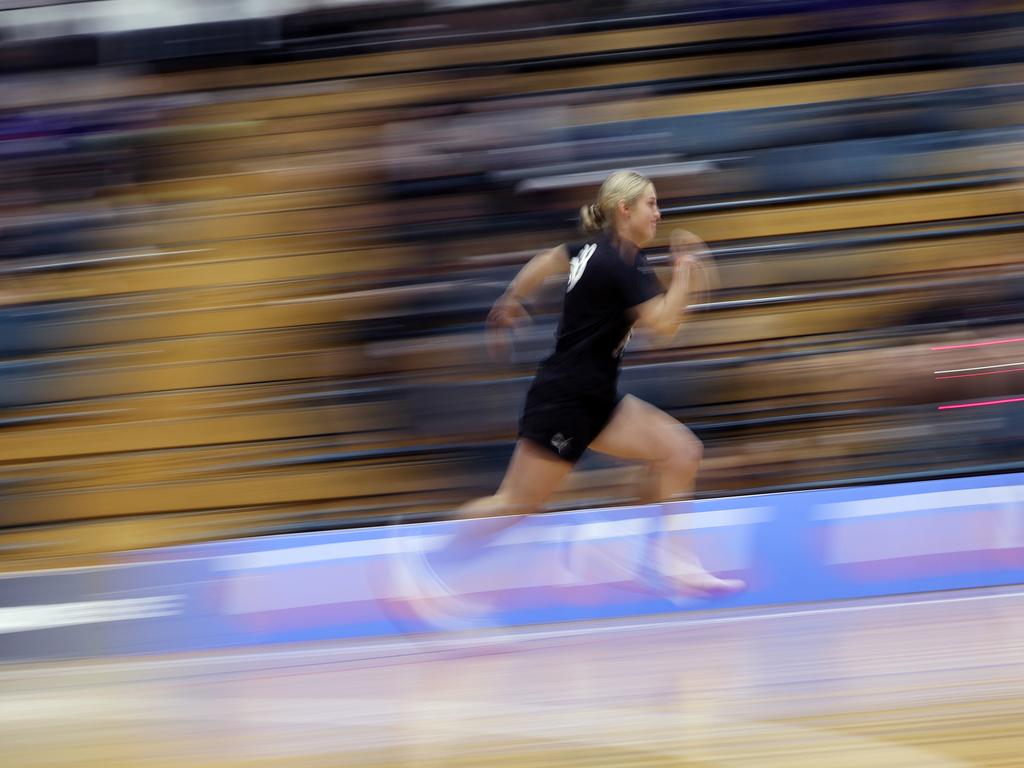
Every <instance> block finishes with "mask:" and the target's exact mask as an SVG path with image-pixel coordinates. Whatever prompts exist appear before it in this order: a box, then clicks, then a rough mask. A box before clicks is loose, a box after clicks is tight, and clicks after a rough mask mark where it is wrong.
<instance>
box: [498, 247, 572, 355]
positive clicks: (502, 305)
mask: <svg viewBox="0 0 1024 768" xmlns="http://www.w3.org/2000/svg"><path fill="white" fill-rule="evenodd" d="M568 271H569V253H568V251H567V250H566V248H565V246H564V245H559V246H557V247H555V248H552V249H550V250H547V251H543V252H541V253H538V254H537V255H536V256H534V257H533V258H532V259H530V260H529V261H528V262H527V263H526V264H525V265H524V266H523V268H522V269H520V270H519V273H518V274H517V275H516V276H515V277H514V278H513V279H512V282H511V283H509V285H508V288H506V289H505V292H504V293H503V294H502V295H501V296H500V297H498V300H497V301H495V302H494V306H493V307H491V311H490V314H488V315H487V327H488V331H489V332H490V335H491V347H492V351H493V350H495V348H503V347H504V346H505V339H504V334H502V333H500V331H504V330H507V329H509V328H515V327H516V326H519V325H522V324H523V323H524V322H526V321H527V320H528V319H529V314H528V313H527V311H526V310H525V309H524V308H523V301H524V300H525V299H528V298H530V297H531V296H533V294H535V293H536V292H537V291H538V289H539V288H540V287H541V286H542V285H543V284H544V281H545V280H547V279H548V278H549V277H554V276H555V275H559V274H564V273H566V272H568Z"/></svg>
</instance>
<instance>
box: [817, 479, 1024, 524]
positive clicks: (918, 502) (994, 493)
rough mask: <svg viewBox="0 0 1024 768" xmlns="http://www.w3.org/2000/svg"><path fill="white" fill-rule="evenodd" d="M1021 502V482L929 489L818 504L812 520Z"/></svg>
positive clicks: (1022, 489)
mask: <svg viewBox="0 0 1024 768" xmlns="http://www.w3.org/2000/svg"><path fill="white" fill-rule="evenodd" d="M1022 501H1024V486H1021V485H1003V486H997V487H995V488H970V489H964V490H958V491H931V492H928V493H910V494H899V495H895V496H881V497H879V498H875V499H859V500H857V501H839V502H834V503H831V504H820V505H819V506H818V507H817V509H816V510H815V512H814V519H817V520H840V519H843V518H848V517H868V516H871V515H896V514H902V513H905V512H925V511H930V510H935V509H950V508H953V507H977V506H990V505H996V504H1017V503H1020V502H1022Z"/></svg>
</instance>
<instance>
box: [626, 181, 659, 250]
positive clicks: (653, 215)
mask: <svg viewBox="0 0 1024 768" xmlns="http://www.w3.org/2000/svg"><path fill="white" fill-rule="evenodd" d="M660 220H661V211H659V210H658V195H657V193H656V192H655V191H654V185H653V184H648V185H647V188H646V189H645V190H644V191H643V193H642V194H641V195H640V197H638V198H637V199H636V200H634V201H633V203H632V204H631V205H629V206H627V208H626V221H625V228H624V232H623V234H624V235H625V236H626V237H627V238H629V239H630V240H632V241H633V242H634V243H636V244H637V246H639V247H640V248H643V247H644V246H645V245H647V244H648V243H649V242H651V241H652V240H653V239H654V235H655V233H656V232H657V231H658V222H659V221H660Z"/></svg>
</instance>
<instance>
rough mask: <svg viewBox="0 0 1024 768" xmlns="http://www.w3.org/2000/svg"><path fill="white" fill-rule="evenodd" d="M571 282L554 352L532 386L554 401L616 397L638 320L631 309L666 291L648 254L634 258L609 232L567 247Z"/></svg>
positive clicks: (543, 363)
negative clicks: (620, 371)
mask: <svg viewBox="0 0 1024 768" xmlns="http://www.w3.org/2000/svg"><path fill="white" fill-rule="evenodd" d="M566 249H567V251H568V254H569V258H570V261H569V280H568V283H567V284H566V292H565V303H564V305H563V308H562V318H561V321H560V322H559V324H558V332H557V334H556V336H555V338H556V342H555V351H554V352H553V353H552V354H551V355H549V356H548V357H547V358H545V359H544V360H543V361H542V362H541V364H540V366H539V368H538V369H537V375H536V378H535V379H534V384H533V388H534V389H535V390H538V391H539V392H541V393H543V395H544V397H545V398H546V399H547V398H550V399H553V400H566V399H576V398H579V397H583V398H587V399H590V398H608V397H611V398H614V397H615V396H616V392H615V388H616V383H617V382H618V377H619V366H620V363H621V361H622V354H623V352H624V351H625V348H626V343H627V342H628V341H629V337H630V335H631V334H632V328H633V323H634V322H635V318H634V317H632V316H631V313H630V310H631V309H633V308H634V307H636V306H637V305H639V304H643V303H644V302H645V301H648V300H650V299H652V298H653V297H655V296H657V295H658V294H659V293H661V292H662V285H661V282H660V281H659V280H658V278H657V276H656V275H655V274H654V271H653V270H652V269H651V267H650V265H649V264H648V263H647V259H646V257H645V256H644V254H643V251H637V252H636V255H635V257H634V258H633V259H632V260H629V257H628V256H627V255H625V254H624V253H623V252H622V251H621V249H620V248H619V247H618V246H617V244H616V243H615V242H614V241H613V240H612V239H611V238H610V237H609V236H608V235H606V234H600V235H595V236H594V237H593V238H591V239H589V240H583V241H580V242H575V243H569V244H567V245H566Z"/></svg>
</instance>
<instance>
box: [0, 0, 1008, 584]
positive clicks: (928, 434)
mask: <svg viewBox="0 0 1024 768" xmlns="http://www.w3.org/2000/svg"><path fill="white" fill-rule="evenodd" d="M2 7H3V8H4V10H2V11H0V71H2V73H3V74H2V78H0V93H2V102H0V107H2V112H0V178H2V181H3V183H2V185H0V270H2V272H0V292H2V293H0V298H2V305H0V408H2V411H0V425H2V431H0V462H2V463H0V526H2V528H0V552H2V556H0V563H2V564H3V567H5V568H8V569H11V568H22V567H24V566H26V565H27V564H47V565H55V564H70V563H80V562H95V561H97V560H99V561H101V562H102V561H103V559H104V557H105V556H109V553H111V552H113V551H116V550H123V549H131V548H139V547H149V546H156V545H164V544H174V543H186V542H196V541H203V540H207V539H212V538H223V537H229V536H232V537H233V536H246V535H256V534H264V533H280V532H289V531H308V530H318V529H324V528H334V527H344V526H358V525H370V524H380V523H393V522H396V521H405V520H422V519H432V518H435V517H443V516H444V515H445V514H446V512H447V511H449V510H450V509H451V508H452V506H453V505H455V504H457V503H459V502H461V501H464V500H466V499H468V498H470V497H471V496H473V495H476V494H479V493H483V492H488V491H490V490H492V489H493V488H494V487H495V485H496V483H497V482H498V480H499V479H500V477H501V473H502V471H503V469H504V466H505V463H506V461H507V459H508V456H509V455H510V452H511V447H512V441H513V439H514V436H515V423H516V419H517V416H518V411H519V406H520V401H521V398H522V396H523V394H524V393H525V387H526V385H527V383H528V381H529V378H530V376H531V374H532V372H533V368H534V366H535V365H536V363H537V362H538V360H539V359H540V358H541V357H542V356H543V355H545V354H546V353H547V352H548V351H549V350H550V348H551V345H552V334H553V330H554V323H555V321H556V319H557V310H558V307H559V301H560V295H561V293H560V288H559V287H557V286H551V290H550V291H548V292H547V293H546V294H545V295H544V296H542V297H541V298H540V299H539V300H538V301H537V302H536V303H535V305H534V306H533V310H534V315H535V318H534V320H535V322H534V323H533V325H531V326H530V327H529V328H527V329H525V330H524V331H523V332H522V333H521V334H520V335H519V336H518V337H517V339H516V344H515V349H514V354H513V357H512V360H511V361H509V362H505V363H501V362H495V361H492V360H491V359H489V357H488V355H487V353H486V348H485V339H484V334H483V322H484V318H485V316H486V313H487V310H488V308H489V307H490V304H491V302H492V301H493V300H494V299H495V298H496V297H497V296H498V295H499V293H500V292H501V291H502V290H503V288H504V286H505V285H506V283H507V281H508V280H509V279H510V278H511V277H512V276H513V275H514V274H515V272H516V270H517V269H518V268H519V267H520V266H521V265H522V264H523V263H525V261H526V260H527V259H528V258H529V257H530V256H531V255H532V254H533V253H535V252H536V251H537V250H538V249H541V248H546V247H550V246H552V245H555V244H557V243H559V242H563V241H566V240H569V239H573V238H574V237H575V226H576V221H575V217H576V211H577V209H578V208H579V206H580V205H581V204H583V203H585V202H588V201H590V199H591V198H592V197H593V194H594V191H595V189H596V186H597V184H598V183H599V182H600V181H601V179H602V178H603V177H604V175H605V174H606V173H607V172H609V171H611V170H614V169H618V168H623V167H628V168H636V169H639V170H642V171H644V172H645V173H647V174H648V175H649V176H651V177H652V178H653V179H654V181H655V183H656V185H657V188H658V192H659V196H660V199H661V203H662V207H663V210H664V214H665V218H664V221H663V224H662V227H661V230H660V232H659V238H660V239H659V241H658V242H657V243H656V244H655V246H654V247H653V248H652V249H651V256H652V260H653V261H654V262H655V263H656V264H658V265H664V264H665V255H664V253H665V247H664V246H665V244H666V242H667V238H668V234H669V232H670V231H671V229H672V228H673V227H675V226H683V227H686V228H688V229H691V230H692V231H694V232H696V233H697V234H699V235H700V236H701V237H703V238H704V239H705V240H707V241H708V242H709V243H710V245H711V246H712V248H713V251H714V253H715V254H716V257H717V259H718V264H719V270H720V274H721V283H722V284H721V288H720V290H718V291H717V292H715V293H714V294H713V295H711V296H710V297H708V299H707V300H706V301H704V302H702V303H701V304H700V305H699V306H697V307H695V308H694V310H693V314H692V315H691V319H690V322H688V323H687V324H686V325H685V326H684V328H683V330H682V331H681V333H680V334H679V336H678V337H677V338H676V339H675V340H674V342H672V344H670V345H669V346H667V347H663V348H656V347H654V346H653V345H652V344H650V343H648V342H647V341H646V340H645V339H643V338H639V337H637V338H635V339H634V341H633V344H632V347H631V349H630V352H629V353H628V355H627V358H626V363H625V368H624V371H623V380H622V388H623V389H624V390H626V391H629V392H633V393H634V394H636V395H638V396H640V397H643V398H645V399H647V400H649V401H650V402H652V403H654V404H656V405H658V406H659V407H661V408H663V409H665V410H666V411H668V412H669V413H671V414H672V415H674V416H676V417H677V418H678V419H680V420H681V421H683V422H685V423H686V424H688V425H690V426H691V427H692V428H693V429H694V431H695V432H696V433H697V434H698V435H699V436H700V437H701V439H702V440H703V441H704V443H705V446H706V461H705V466H704V471H703V474H702V477H701V480H700V488H699V492H700V494H701V495H703V496H708V495H729V494H746V493H755V492H762V491H771V490H783V489H787V490H793V489H800V488H811V487H826V486H833V485H838V484H846V483H859V482H885V481H887V480H901V479H908V478H916V477H920V478H928V477H941V476H948V475H955V474H960V473H972V474H973V473H992V472H998V471H1001V470H1009V469H1014V468H1016V469H1019V468H1020V467H1021V462H1022V460H1024V442H1022V440H1021V439H1020V438H1021V434H1022V432H1024V404H1022V402H1020V400H1021V399H1022V397H1021V396H1022V393H1024V374H1022V373H1021V371H1022V370H1024V322H1022V313H1024V268H1022V265H1021V264H1020V263H1019V262H1020V253H1021V245H1022V231H1024V214H1022V208H1024V206H1022V203H1024V188H1022V185H1021V179H1020V169H1021V164H1022V162H1024V143H1022V137H1024V2H1022V1H1020V0H1015V1H1010V0H1007V1H1005V2H1001V1H995V0H993V1H991V2H988V1H986V0H973V1H970V2H969V1H967V0H960V1H957V0H925V1H921V2H912V1H908V2H885V1H883V0H857V1H854V0H816V1H815V0H806V1H805V2H797V1H795V0H794V1H793V2H783V1H782V0H760V1H758V0H737V1H736V2H729V1H727V0H717V1H716V0H677V1H676V2H663V1H660V0H617V1H616V0H551V1H550V2H491V3H489V2H474V1H473V0H465V1H464V2H460V1H459V0H419V1H410V2H405V1H404V0H400V1H397V2H385V1H383V0H381V1H380V2H358V3H350V2H342V1H338V0H334V1H328V0H320V1H319V2H317V1H314V0H262V1H260V0H220V1H214V0H205V1H204V2H192V1H191V0H188V1H186V0H177V1H176V2H174V3H163V2H156V0H146V1H143V0H130V1H129V0H95V1H91V2H90V1H89V0H82V1H79V2H53V1H52V0H14V1H13V2H6V3H3V4H2ZM1014 339H1017V340H1018V341H1016V342H1015V341H1013V340H1014ZM993 341H998V342H1006V343H988V342H993ZM948 406H968V407H948ZM975 406H976V407H975ZM581 470H582V471H580V472H578V473H576V474H574V475H573V476H572V478H571V479H570V481H569V483H568V485H567V486H566V487H565V489H564V492H563V493H562V494H560V496H559V497H558V499H557V503H556V506H557V507H560V508H567V507H575V506H580V505H589V506H593V505H600V504H614V503H621V502H624V501H627V500H628V499H629V498H630V496H631V493H632V481H633V478H634V470H633V469H630V468H627V467H623V466H620V465H617V464H615V463H614V462H611V461H608V460H604V459H601V458H599V457H589V458H587V459H586V460H585V461H584V462H583V464H582V465H581Z"/></svg>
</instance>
